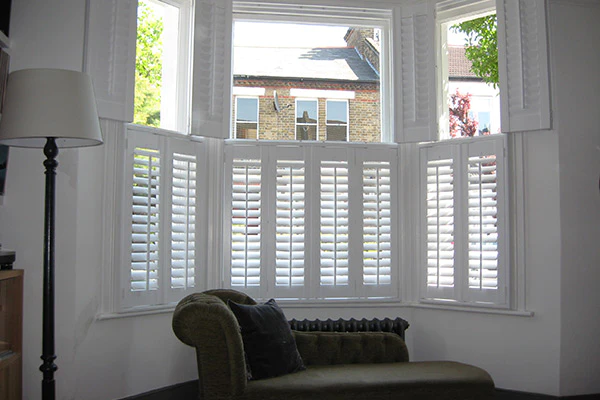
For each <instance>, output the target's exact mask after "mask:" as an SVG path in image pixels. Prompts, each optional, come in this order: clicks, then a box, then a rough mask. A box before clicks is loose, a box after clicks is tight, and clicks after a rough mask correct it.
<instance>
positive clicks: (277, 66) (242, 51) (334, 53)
mask: <svg viewBox="0 0 600 400" xmlns="http://www.w3.org/2000/svg"><path fill="white" fill-rule="evenodd" d="M233 63H234V64H233V74H234V76H260V77H275V78H297V77H302V78H307V79H327V80H343V81H357V82H361V81H362V82H378V81H379V76H378V75H377V73H376V72H375V71H374V70H373V68H372V67H371V66H370V65H369V63H368V62H366V61H365V60H363V59H362V58H360V56H359V55H358V53H357V52H356V50H355V49H354V48H351V47H316V48H281V47H235V48H234V54H233Z"/></svg>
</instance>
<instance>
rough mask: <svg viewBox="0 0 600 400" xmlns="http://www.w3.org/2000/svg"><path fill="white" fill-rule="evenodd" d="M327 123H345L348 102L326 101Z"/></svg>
mask: <svg viewBox="0 0 600 400" xmlns="http://www.w3.org/2000/svg"><path fill="white" fill-rule="evenodd" d="M327 123H328V124H333V125H339V124H347V123H348V103H347V102H345V101H328V102H327Z"/></svg>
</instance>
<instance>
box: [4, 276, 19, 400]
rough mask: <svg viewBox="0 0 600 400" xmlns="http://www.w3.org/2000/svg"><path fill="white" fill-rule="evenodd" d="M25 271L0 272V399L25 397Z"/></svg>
mask: <svg viewBox="0 0 600 400" xmlns="http://www.w3.org/2000/svg"><path fill="white" fill-rule="evenodd" d="M22 350H23V271H22V270H5V271H0V399H2V400H21V398H22V360H21V357H22V356H21V354H22Z"/></svg>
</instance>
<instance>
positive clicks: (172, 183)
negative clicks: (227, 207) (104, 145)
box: [164, 138, 200, 301]
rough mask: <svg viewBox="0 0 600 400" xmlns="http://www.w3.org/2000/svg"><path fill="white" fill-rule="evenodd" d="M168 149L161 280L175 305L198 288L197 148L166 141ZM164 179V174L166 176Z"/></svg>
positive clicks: (194, 145) (170, 139) (188, 143)
mask: <svg viewBox="0 0 600 400" xmlns="http://www.w3.org/2000/svg"><path fill="white" fill-rule="evenodd" d="M168 147H169V154H170V156H171V157H170V160H169V163H170V165H169V167H170V168H169V170H170V174H169V175H170V176H169V177H168V178H169V182H168V183H169V193H168V197H169V207H170V213H169V214H168V222H167V221H165V223H166V225H167V226H169V230H168V232H165V236H169V238H168V239H167V238H165V240H166V241H167V242H166V243H168V246H169V248H168V251H169V262H170V264H169V265H170V268H169V270H168V271H165V275H166V276H164V279H166V280H167V281H169V285H170V286H169V287H170V289H171V291H170V293H169V295H168V297H169V300H170V301H178V300H180V299H181V297H182V296H183V295H184V294H185V293H182V292H185V291H187V290H193V289H194V288H195V287H197V284H198V282H197V281H196V271H197V268H198V265H197V263H198V254H197V245H198V238H197V232H196V227H197V225H198V222H199V221H198V218H199V210H198V206H197V205H198V195H199V193H198V192H197V189H198V178H199V176H198V175H199V171H198V163H199V160H198V154H199V153H200V149H199V145H196V144H195V143H190V142H188V141H184V140H179V139H176V138H169V139H168ZM165 176H166V174H165Z"/></svg>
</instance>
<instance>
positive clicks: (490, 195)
mask: <svg viewBox="0 0 600 400" xmlns="http://www.w3.org/2000/svg"><path fill="white" fill-rule="evenodd" d="M503 155H504V138H498V139H496V140H488V141H485V142H477V143H471V144H470V145H469V147H468V158H467V173H468V177H467V207H468V208H467V213H468V231H467V235H468V266H469V273H468V290H467V296H468V297H467V300H468V301H470V302H489V303H496V304H504V303H505V299H506V291H505V285H506V282H505V279H504V276H505V275H503V274H505V270H506V267H505V261H504V260H505V258H504V254H505V253H504V248H505V246H506V241H505V240H504V236H503V232H505V223H504V220H505V216H504V214H505V213H504V204H505V201H504V199H505V194H504V178H503V176H504V171H503V168H504V160H503Z"/></svg>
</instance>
